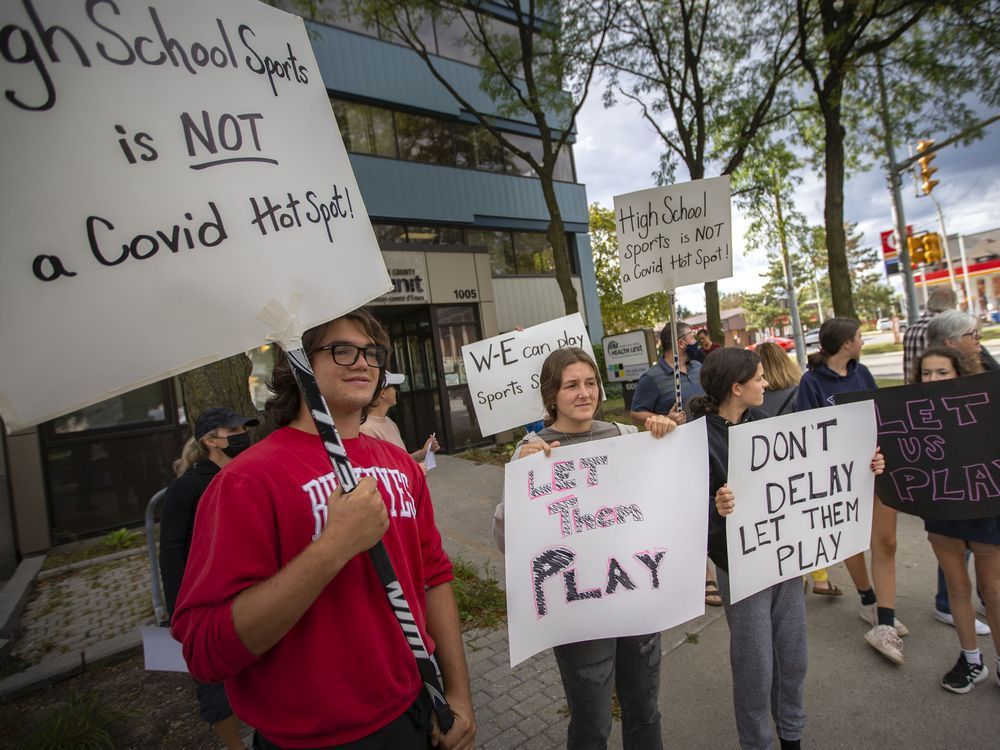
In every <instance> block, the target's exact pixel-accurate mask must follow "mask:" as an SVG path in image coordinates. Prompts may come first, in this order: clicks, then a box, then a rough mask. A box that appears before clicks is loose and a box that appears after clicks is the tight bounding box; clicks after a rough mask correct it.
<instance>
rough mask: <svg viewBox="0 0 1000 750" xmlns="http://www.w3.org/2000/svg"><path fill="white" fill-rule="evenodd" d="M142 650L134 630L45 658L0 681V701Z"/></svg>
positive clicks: (139, 639)
mask: <svg viewBox="0 0 1000 750" xmlns="http://www.w3.org/2000/svg"><path fill="white" fill-rule="evenodd" d="M141 647H142V633H140V631H139V630H138V628H137V629H136V630H134V631H133V632H131V633H126V634H125V635H120V636H118V637H117V638H111V639H109V640H106V641H101V642H100V643H95V644H94V645H92V646H88V647H87V648H85V649H84V650H83V651H75V652H73V653H71V654H63V655H61V656H57V657H55V658H54V659H46V660H45V661H43V662H42V663H40V664H36V665H35V666H33V667H29V668H28V669H26V670H24V671H23V672H18V673H17V674H15V675H12V676H10V677H8V678H6V679H5V680H0V702H2V701H7V700H11V699H13V698H17V697H19V696H21V695H24V694H26V693H30V692H33V691H35V690H38V689H40V688H43V687H45V686H46V685H51V684H52V683H54V682H60V681H62V680H66V679H68V678H70V677H75V676H76V675H78V674H83V673H84V672H85V671H87V667H88V665H93V664H97V663H99V662H106V661H112V660H114V659H121V658H124V657H126V656H128V655H129V654H130V653H131V652H133V651H135V650H137V649H139V648H141Z"/></svg>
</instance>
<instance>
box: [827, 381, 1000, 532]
mask: <svg viewBox="0 0 1000 750" xmlns="http://www.w3.org/2000/svg"><path fill="white" fill-rule="evenodd" d="M872 397H874V401H875V413H876V416H877V420H878V442H879V446H880V447H881V448H882V453H883V454H884V455H885V464H886V470H885V473H884V474H882V475H881V476H880V477H878V478H877V479H876V480H875V487H876V491H877V492H878V496H879V498H880V499H881V500H882V502H884V503H885V504H886V505H888V506H890V507H892V508H895V509H896V510H900V511H903V512H904V513H911V514H913V515H917V516H921V517H923V518H938V519H963V518H965V519H968V518H987V517H989V516H1000V440H998V439H997V425H1000V373H997V372H987V373H983V374H982V375H973V376H969V377H964V378H956V379H955V380H944V381H938V382H936V383H916V384H913V385H907V386H902V387H898V388H883V389H879V390H878V391H868V392H866V393H851V394H842V395H838V396H837V403H840V402H842V401H843V402H846V403H850V402H853V401H859V400H867V399H871V398H872Z"/></svg>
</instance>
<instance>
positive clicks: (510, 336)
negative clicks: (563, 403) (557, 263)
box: [462, 313, 603, 437]
mask: <svg viewBox="0 0 1000 750" xmlns="http://www.w3.org/2000/svg"><path fill="white" fill-rule="evenodd" d="M567 346H576V347H579V348H581V349H583V350H584V351H585V352H587V354H588V355H590V356H591V357H593V356H594V354H593V353H594V350H593V348H592V347H591V345H590V336H588V335H587V329H586V328H585V327H584V325H583V318H582V317H580V314H579V313H574V314H573V315H567V316H566V317H564V318H557V319H556V320H550V321H548V322H547V323H540V324H539V325H537V326H532V327H531V328H525V329H524V330H523V331H512V332H511V333H504V334H501V335H500V336H494V337H493V338H489V339H483V340H482V341H477V342H475V343H473V344H466V345H465V346H463V347H462V361H463V362H464V363H465V375H466V377H467V378H468V382H469V392H470V393H471V394H472V403H473V406H474V408H475V410H476V419H477V420H478V421H479V429H480V431H481V432H482V433H483V437H486V436H488V435H495V434H496V433H498V432H502V431H504V430H509V429H511V428H513V427H520V426H521V425H525V424H528V423H530V422H534V421H536V420H539V419H541V418H542V417H543V416H544V415H545V407H544V405H543V404H542V396H541V393H540V392H539V390H538V385H539V376H540V375H541V372H542V364H543V363H544V362H545V358H546V357H547V356H549V354H551V353H552V352H554V351H555V350H556V349H562V348H563V347H567ZM602 395H603V390H602Z"/></svg>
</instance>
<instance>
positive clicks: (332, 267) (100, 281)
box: [0, 0, 391, 429]
mask: <svg viewBox="0 0 1000 750" xmlns="http://www.w3.org/2000/svg"><path fill="white" fill-rule="evenodd" d="M0 26H2V28H3V32H4V33H3V39H4V41H3V43H2V46H3V47H4V48H5V50H6V52H5V54H4V55H3V58H2V59H0V77H2V88H3V90H4V91H5V92H6V95H5V97H4V98H3V99H0V133H2V136H3V140H4V147H3V150H2V153H0V171H2V174H3V175H4V178H5V180H6V181H7V188H6V189H5V190H4V200H3V202H2V204H0V233H2V234H0V236H2V240H3V247H4V251H3V253H2V254H0V348H2V349H3V351H4V353H5V354H4V357H3V358H2V359H0V413H2V415H3V417H4V420H5V421H6V423H7V427H8V428H10V429H13V428H16V427H20V426H25V425H28V424H33V423H36V422H39V421H43V420H46V419H49V418H52V417H54V416H57V415H59V414H63V413H66V412H69V411H72V410H74V409H78V408H81V407H83V406H86V405H88V404H91V403H94V402H96V401H99V400H102V399H105V398H108V397H110V396H112V395H115V394H118V393H122V392H124V391H127V390H130V389H133V388H136V387H138V386H140V385H144V384H147V383H150V382H155V381H157V380H160V379H162V378H164V377H167V376H170V375H173V374H176V373H179V372H183V371H185V370H188V369H190V368H192V367H195V366H198V365H201V364H205V363H208V362H211V361H215V360H218V359H221V358H223V357H226V356H229V355H232V354H235V353H237V352H241V351H246V350H248V349H252V348H254V347H256V346H258V345H260V344H261V343H263V340H264V337H265V336H266V335H267V334H268V333H270V331H268V330H265V328H264V326H263V325H262V324H261V323H260V322H259V321H258V320H256V318H255V316H256V314H257V313H258V311H260V309H261V308H262V307H263V306H264V305H265V304H266V303H267V302H268V301H269V300H270V299H272V298H274V299H276V300H278V301H280V302H281V303H284V304H287V303H288V301H289V299H290V297H291V294H292V293H293V292H299V293H301V294H302V295H303V301H302V306H301V308H300V309H299V318H300V320H301V321H302V323H304V324H305V325H313V324H316V323H319V322H322V321H325V320H329V319H331V318H333V317H336V316H337V315H339V314H342V313H343V312H346V311H348V310H350V309H353V308H355V307H358V306H360V305H362V304H364V303H365V302H367V301H368V300H369V299H371V298H373V297H375V296H378V295H379V294H381V293H383V292H385V291H386V290H388V289H390V288H391V284H390V282H389V279H388V276H387V275H386V272H385V267H384V264H383V262H382V259H381V255H380V253H379V251H378V245H377V243H376V241H375V237H374V234H373V232H372V229H371V225H370V224H369V222H368V218H367V214H366V211H365V206H364V202H363V201H362V199H361V195H360V193H359V191H358V187H357V183H356V182H355V179H354V175H353V173H352V171H351V168H350V163H349V161H348V158H347V153H346V151H345V150H344V145H343V142H342V140H341V138H340V134H339V131H338V130H337V126H336V123H335V121H334V117H333V113H332V111H331V108H330V104H329V99H328V96H327V92H326V89H325V87H324V85H323V81H322V78H321V76H320V71H319V69H318V67H317V65H316V60H315V58H314V56H313V52H312V48H311V46H310V44H309V39H308V36H307V34H306V32H305V29H304V26H303V23H302V20H301V19H300V18H298V17H296V16H292V15H289V14H287V13H284V12H282V11H278V10H276V9H274V8H270V7H268V6H266V5H264V4H262V3H250V2H244V1H243V0H217V1H216V2H212V3H205V2H198V1H197V0H169V2H168V1H167V0H143V2H139V1H138V0H117V2H115V3H110V2H95V3H84V2H57V1H55V0H48V1H46V0H34V1H33V2H29V1H28V0H25V2H18V3H4V4H3V5H2V7H0ZM8 52H9V54H8Z"/></svg>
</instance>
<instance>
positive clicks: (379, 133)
mask: <svg viewBox="0 0 1000 750" xmlns="http://www.w3.org/2000/svg"><path fill="white" fill-rule="evenodd" d="M330 101H331V104H332V106H333V111H334V114H336V116H337V123H338V124H339V125H340V132H341V135H342V136H343V138H344V145H345V146H346V147H347V150H348V151H350V152H351V153H355V154H369V155H372V156H387V157H390V158H393V159H396V158H399V159H406V160H407V161H418V162H422V163H425V164H441V165H443V166H449V167H455V166H457V167H464V168H466V169H479V170H483V171H485V172H497V173H500V174H513V175H518V176H521V177H534V176H535V172H534V170H533V169H532V168H531V167H530V166H529V165H528V163H527V162H526V161H525V160H523V159H521V158H519V157H517V156H515V155H514V154H511V153H510V152H508V151H507V150H506V149H505V148H504V147H503V146H501V145H500V144H499V143H498V142H497V140H496V139H495V138H494V137H493V136H492V135H491V134H490V133H489V131H488V130H486V128H484V127H483V126H481V125H474V124H468V123H462V122H453V121H451V120H446V119H443V118H437V117H429V116H427V115H418V114H413V113H411V112H402V111H399V110H390V109H386V108H384V107H376V106H374V105H371V104H360V103H358V102H350V101H346V100H343V99H335V98H332V97H331V99H330ZM504 135H505V137H506V138H508V139H509V140H510V141H511V143H513V144H514V145H515V146H517V147H518V148H520V149H522V150H523V151H527V152H528V153H530V154H531V155H532V156H534V158H535V159H536V160H537V161H539V162H541V160H542V141H541V139H540V138H535V137H534V136H528V135H520V134H517V133H505V134H504ZM397 144H398V149H397ZM554 177H555V179H557V180H560V181H563V182H572V181H573V180H574V179H575V177H574V174H573V157H572V156H571V155H570V148H569V146H568V145H567V146H565V147H564V148H563V149H562V150H561V151H560V152H559V157H558V158H557V160H556V167H555V172H554Z"/></svg>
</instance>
